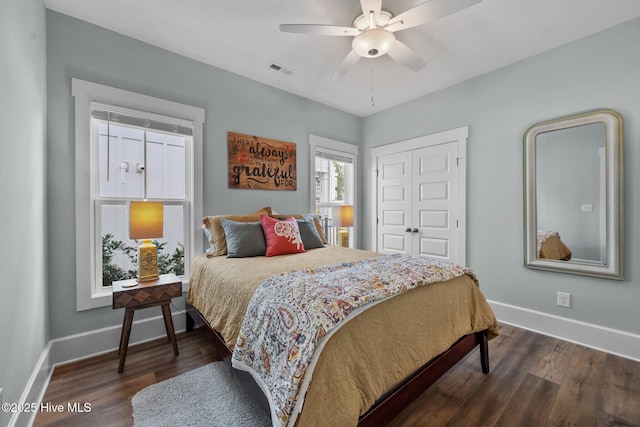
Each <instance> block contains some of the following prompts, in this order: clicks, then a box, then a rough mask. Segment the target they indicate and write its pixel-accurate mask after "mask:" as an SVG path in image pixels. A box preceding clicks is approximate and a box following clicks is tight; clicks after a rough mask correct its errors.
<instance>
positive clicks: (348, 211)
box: [331, 205, 353, 248]
mask: <svg viewBox="0 0 640 427" xmlns="http://www.w3.org/2000/svg"><path fill="white" fill-rule="evenodd" d="M331 216H332V217H333V225H335V226H338V227H340V230H339V231H338V244H339V245H340V246H342V247H343V248H348V247H349V230H347V228H346V227H353V205H342V206H336V207H334V208H333V212H332V215H331Z"/></svg>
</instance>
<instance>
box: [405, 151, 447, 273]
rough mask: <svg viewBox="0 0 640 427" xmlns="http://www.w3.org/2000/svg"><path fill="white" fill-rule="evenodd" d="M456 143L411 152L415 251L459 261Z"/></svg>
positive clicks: (414, 252) (424, 254) (413, 240)
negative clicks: (457, 258) (457, 256)
mask: <svg viewBox="0 0 640 427" xmlns="http://www.w3.org/2000/svg"><path fill="white" fill-rule="evenodd" d="M456 153H457V144H456V143H455V142H449V143H446V144H439V145H434V146H431V147H426V148H421V149H417V150H414V151H413V152H412V157H413V182H412V197H411V198H412V200H413V207H412V212H413V214H412V216H413V223H412V224H411V228H412V233H411V234H412V245H413V249H412V253H413V254H414V255H421V256H428V257H434V258H440V259H444V260H447V261H452V262H456V261H457V260H456V259H455V257H456V255H457V253H458V250H457V249H458V248H457V247H456V245H457V244H458V243H457V239H456V235H457V230H456V218H458V212H457V200H458V184H457V170H456Z"/></svg>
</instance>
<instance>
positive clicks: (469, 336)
mask: <svg viewBox="0 0 640 427" xmlns="http://www.w3.org/2000/svg"><path fill="white" fill-rule="evenodd" d="M218 243H219V242H218ZM212 247H215V245H213V244H212ZM218 249H220V248H219V247H218ZM229 250H231V248H229ZM212 255H213V254H211V253H210V254H208V255H201V256H198V257H196V259H195V260H194V261H193V263H192V268H191V277H190V287H189V292H188V296H187V303H188V313H189V318H188V329H190V328H192V327H193V325H194V322H195V323H200V324H204V325H205V326H206V327H207V328H209V329H210V330H211V331H212V332H213V337H214V340H215V344H216V345H217V346H218V348H219V349H221V351H222V353H223V355H225V356H231V355H232V354H233V351H234V349H236V344H237V343H242V339H241V340H240V341H238V337H239V336H241V337H243V332H242V327H243V322H244V320H245V315H246V313H247V310H248V309H249V310H251V304H253V301H252V297H253V296H254V294H256V295H257V293H258V290H260V289H262V287H260V286H261V284H263V283H267V282H269V281H271V282H273V281H279V280H281V279H280V278H281V277H283V276H282V275H283V274H289V273H287V272H293V273H291V274H296V273H298V272H301V271H303V270H305V271H312V272H314V273H315V271H316V270H317V271H320V270H322V269H327V268H334V267H335V266H337V265H348V268H352V267H353V266H354V265H359V266H361V268H365V269H366V268H368V267H363V266H365V265H368V264H366V263H370V262H383V260H384V262H386V260H387V259H390V258H388V257H387V256H383V255H381V254H379V253H375V252H370V251H365V250H356V249H346V248H340V247H330V246H327V247H325V246H323V245H320V246H319V247H317V248H313V249H308V250H305V251H304V252H299V253H294V254H282V255H276V256H248V257H227V256H212ZM352 264H353V265H352ZM396 264H401V263H398V262H396ZM402 265H404V264H402ZM345 268H347V267H345ZM369 270H373V269H371V268H369ZM323 271H324V270H323ZM287 277H288V276H287ZM305 280H306V279H305ZM259 287H260V289H259ZM255 299H256V298H254V300H255ZM249 312H251V311H249ZM247 317H249V318H253V316H247ZM348 319H349V320H348V321H345V322H342V323H341V326H340V327H339V328H338V329H336V331H334V332H335V333H333V334H332V335H330V337H329V336H327V337H326V339H324V340H322V343H323V344H322V345H323V346H322V349H321V352H319V353H318V354H319V356H316V358H315V360H314V362H313V369H312V370H309V372H307V374H305V375H302V377H304V379H306V380H308V381H307V385H306V386H305V387H303V388H302V389H301V390H300V395H301V396H304V397H303V398H302V399H299V400H300V401H301V402H302V404H301V405H298V409H299V413H298V412H295V411H294V412H295V416H292V417H291V418H290V419H286V418H283V422H282V425H293V424H295V425H298V426H308V425H339V426H342V425H344V426H354V425H361V426H367V425H380V424H382V423H385V422H387V421H389V420H390V419H392V418H393V417H394V416H395V415H397V413H399V412H400V411H401V410H402V409H403V408H404V407H406V406H407V405H408V404H409V403H410V402H411V401H412V400H413V399H415V398H416V397H417V396H419V395H420V393H422V391H424V389H425V388H426V387H428V386H429V385H430V384H432V383H433V382H435V381H436V380H437V378H439V377H440V376H441V375H442V374H444V373H445V372H446V371H447V370H448V369H449V368H450V367H452V366H453V365H454V364H455V363H457V361H459V360H460V359H462V358H463V357H464V356H465V355H466V354H467V353H468V352H470V351H472V350H473V349H475V348H476V347H477V346H479V347H480V351H481V360H482V362H481V365H482V370H483V372H485V373H488V371H489V363H488V349H487V347H488V346H487V340H488V339H491V338H493V337H494V336H496V335H497V333H498V326H497V321H496V319H495V316H494V314H493V312H492V311H491V309H490V307H489V305H488V303H487V302H486V300H485V298H484V297H483V295H482V294H481V292H480V290H479V287H478V284H477V282H476V280H475V278H474V277H473V276H472V274H461V275H459V276H457V277H455V278H452V279H450V280H445V281H438V282H435V283H430V284H428V285H425V286H420V287H416V288H413V289H410V290H406V291H405V292H402V293H400V294H398V295H396V296H393V297H390V298H385V299H383V300H381V301H379V302H377V303H375V304H372V305H371V307H370V308H368V309H366V310H363V311H361V312H359V314H357V315H355V314H354V315H353V316H350V317H349V318H348ZM249 329H251V328H249ZM239 345H240V344H239ZM237 353H238V352H236V354H237ZM234 357H235V355H234ZM234 361H235V359H234ZM254 378H255V375H254ZM257 381H258V383H259V384H260V379H259V378H257ZM261 387H263V391H265V392H266V393H265V394H267V395H269V390H265V388H264V384H261ZM273 399H275V398H273ZM275 400H277V399H275ZM271 403H272V405H273V401H271ZM276 414H279V413H278V412H274V409H273V407H272V418H273V417H274V415H276ZM274 425H276V424H275V423H274Z"/></svg>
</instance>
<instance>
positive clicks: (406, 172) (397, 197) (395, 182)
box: [377, 152, 413, 253]
mask: <svg viewBox="0 0 640 427" xmlns="http://www.w3.org/2000/svg"><path fill="white" fill-rule="evenodd" d="M377 169H378V194H377V199H378V213H377V218H378V236H377V239H378V251H380V252H383V253H398V252H404V253H411V251H412V245H411V240H412V239H411V237H412V236H411V232H410V231H409V232H407V231H406V230H407V228H411V226H412V221H413V219H412V214H411V205H412V200H411V197H412V196H413V192H412V190H411V179H412V178H411V175H412V169H413V164H412V160H411V154H410V153H407V152H402V153H396V154H389V155H386V156H379V157H378V164H377Z"/></svg>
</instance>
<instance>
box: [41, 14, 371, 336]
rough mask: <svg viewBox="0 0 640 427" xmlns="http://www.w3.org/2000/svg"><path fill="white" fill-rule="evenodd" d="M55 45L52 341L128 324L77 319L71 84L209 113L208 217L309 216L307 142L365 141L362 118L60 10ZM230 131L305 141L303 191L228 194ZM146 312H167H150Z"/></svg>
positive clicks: (99, 313)
mask: <svg viewBox="0 0 640 427" xmlns="http://www.w3.org/2000/svg"><path fill="white" fill-rule="evenodd" d="M47 43H48V47H47V54H48V70H47V77H48V81H47V91H48V108H49V119H48V136H49V155H48V158H47V165H48V173H47V178H48V187H47V192H48V197H49V215H48V220H49V229H50V232H49V245H48V248H47V249H48V252H47V253H48V257H49V258H48V261H49V282H50V283H49V289H50V294H51V298H50V308H51V312H52V313H53V314H52V316H51V336H52V337H53V338H58V337H63V336H67V335H70V334H74V333H79V332H83V331H90V330H94V329H98V328H102V327H105V326H110V325H118V324H119V323H120V322H121V321H122V311H121V310H118V311H114V310H112V309H111V308H110V307H105V308H102V309H95V310H88V311H83V312H76V296H75V289H76V288H75V251H76V247H75V222H74V209H75V201H74V198H75V192H74V179H75V172H74V144H75V141H74V116H73V114H74V108H73V98H72V97H71V86H70V85H71V78H72V77H76V78H79V79H83V80H88V81H92V82H96V83H100V84H105V85H109V86H113V87H117V88H120V89H125V90H129V91H133V92H138V93H142V94H145V95H150V96H155V97H158V98H163V99H167V100H170V101H175V102H180V103H184V104H188V105H193V106H196V107H201V108H204V109H205V110H206V123H205V129H204V159H202V160H203V162H204V165H205V166H204V191H205V194H204V213H205V215H213V214H221V213H230V212H249V211H252V210H256V209H258V208H261V207H263V206H267V205H269V206H272V207H273V208H274V209H275V210H277V211H278V212H283V213H296V212H306V211H307V210H308V209H309V191H308V188H309V177H308V173H307V171H308V163H309V160H308V159H309V142H308V135H309V134H315V135H319V136H324V137H327V138H332V139H337V140H340V141H343V142H346V143H352V144H359V142H360V141H361V139H362V121H361V119H360V118H359V117H356V116H353V115H351V114H347V113H344V112H341V111H339V110H336V109H333V108H330V107H327V106H324V105H322V104H319V103H316V102H312V101H309V100H307V99H304V98H301V97H298V96H294V95H291V94H288V93H285V92H282V91H280V90H278V89H274V88H273V87H270V86H266V85H263V84H260V83H257V82H255V81H252V80H248V79H246V78H244V77H240V76H238V75H235V74H232V73H229V72H226V71H223V70H220V69H217V68H214V67H211V66H207V65H205V64H203V63H200V62H197V61H193V60H190V59H187V58H185V57H183V56H179V55H176V54H173V53H171V52H168V51H166V50H163V49H160V48H157V47H153V46H150V45H148V44H145V43H142V42H140V41H137V40H134V39H131V38H128V37H125V36H123V35H120V34H116V33H113V32H110V31H107V30H105V29H103V28H100V27H97V26H94V25H91V24H88V23H86V22H83V21H79V20H76V19H73V18H71V17H69V16H66V15H62V14H59V13H56V12H52V11H47ZM228 131H234V132H239V133H245V134H250V135H258V136H262V137H266V138H272V139H278V140H283V141H290V142H294V143H296V144H297V169H298V183H297V187H298V190H297V191H295V192H291V191H258V190H231V189H228V188H227V139H226V134H227V132H228ZM145 312H148V313H145ZM141 314H142V315H146V316H153V315H157V314H158V313H154V312H153V310H144V311H143V312H142V313H141ZM137 317H138V314H136V318H137ZM140 317H142V316H140Z"/></svg>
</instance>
